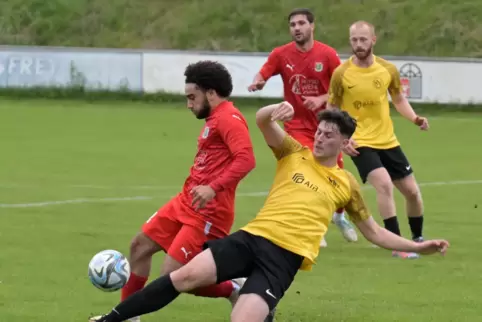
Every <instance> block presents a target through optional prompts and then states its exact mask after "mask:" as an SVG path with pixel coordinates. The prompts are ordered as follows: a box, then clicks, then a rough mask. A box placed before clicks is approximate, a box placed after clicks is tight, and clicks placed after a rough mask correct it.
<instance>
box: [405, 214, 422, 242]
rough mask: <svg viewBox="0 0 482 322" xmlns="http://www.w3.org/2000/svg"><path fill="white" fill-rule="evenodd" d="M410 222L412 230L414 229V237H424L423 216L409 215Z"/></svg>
mask: <svg viewBox="0 0 482 322" xmlns="http://www.w3.org/2000/svg"><path fill="white" fill-rule="evenodd" d="M408 224H409V225H410V230H411V231H412V238H413V239H416V238H420V237H422V230H423V216H420V217H408Z"/></svg>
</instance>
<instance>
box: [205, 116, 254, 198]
mask: <svg viewBox="0 0 482 322" xmlns="http://www.w3.org/2000/svg"><path fill="white" fill-rule="evenodd" d="M217 130H218V132H219V134H220V136H221V138H222V139H223V141H224V143H225V144H226V145H227V146H228V149H229V152H230V153H231V155H232V157H233V161H232V162H231V163H230V164H229V165H228V166H227V167H226V169H225V170H224V171H223V173H222V174H221V176H219V177H217V178H214V180H213V181H212V182H211V183H210V184H209V185H210V186H211V188H213V190H214V191H216V192H218V191H222V190H224V189H226V188H228V187H231V186H233V185H236V184H237V183H239V182H240V181H241V179H243V178H244V177H245V176H246V175H247V174H248V173H249V172H250V171H251V170H253V169H254V167H255V165H256V162H255V157H254V152H253V144H252V142H251V138H250V135H249V130H248V125H247V124H246V121H245V120H244V118H242V117H241V116H240V115H238V114H235V113H233V114H228V115H227V116H225V117H223V118H222V119H221V120H219V123H218V124H217Z"/></svg>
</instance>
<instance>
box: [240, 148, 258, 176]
mask: <svg viewBox="0 0 482 322" xmlns="http://www.w3.org/2000/svg"><path fill="white" fill-rule="evenodd" d="M236 159H237V160H238V161H239V164H240V165H242V166H241V167H242V169H243V172H244V173H245V175H246V174H248V173H249V172H251V171H252V170H253V169H254V168H255V167H256V158H255V156H254V152H253V149H252V148H249V149H244V150H241V151H240V152H239V153H238V155H237V156H236Z"/></svg>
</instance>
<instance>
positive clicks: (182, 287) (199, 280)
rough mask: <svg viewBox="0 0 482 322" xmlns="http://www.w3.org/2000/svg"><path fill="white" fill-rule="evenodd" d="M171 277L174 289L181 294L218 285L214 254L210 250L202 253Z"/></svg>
mask: <svg viewBox="0 0 482 322" xmlns="http://www.w3.org/2000/svg"><path fill="white" fill-rule="evenodd" d="M170 276H171V280H172V283H173V285H174V287H175V288H176V290H178V291H179V292H189V291H192V290H194V289H196V288H199V287H203V286H208V285H213V284H216V282H217V274H216V265H215V263H214V260H213V257H212V253H211V252H210V251H209V250H207V251H204V252H202V253H201V254H199V255H197V256H196V257H194V258H193V259H192V260H191V261H190V262H189V263H187V264H186V265H184V266H183V267H181V268H179V269H178V270H176V271H174V272H172V273H171V274H170Z"/></svg>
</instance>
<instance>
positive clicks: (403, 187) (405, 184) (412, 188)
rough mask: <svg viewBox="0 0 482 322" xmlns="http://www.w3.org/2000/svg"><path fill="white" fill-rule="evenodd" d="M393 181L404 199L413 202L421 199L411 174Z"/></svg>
mask: <svg viewBox="0 0 482 322" xmlns="http://www.w3.org/2000/svg"><path fill="white" fill-rule="evenodd" d="M394 183H395V185H396V187H397V188H398V190H400V192H401V193H402V195H403V196H404V197H405V199H407V200H409V201H414V202H415V201H420V200H422V194H421V192H420V188H419V187H418V185H417V182H416V181H415V178H414V177H413V176H408V177H405V178H403V179H401V180H397V181H395V182H394Z"/></svg>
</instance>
